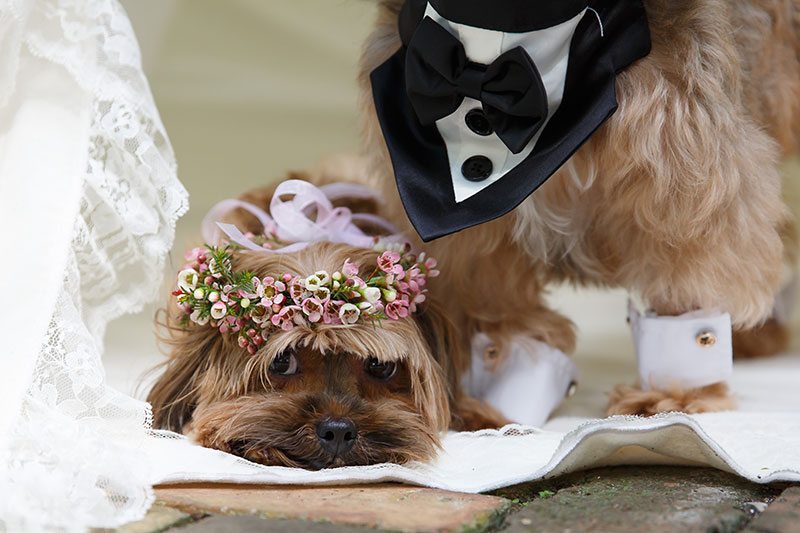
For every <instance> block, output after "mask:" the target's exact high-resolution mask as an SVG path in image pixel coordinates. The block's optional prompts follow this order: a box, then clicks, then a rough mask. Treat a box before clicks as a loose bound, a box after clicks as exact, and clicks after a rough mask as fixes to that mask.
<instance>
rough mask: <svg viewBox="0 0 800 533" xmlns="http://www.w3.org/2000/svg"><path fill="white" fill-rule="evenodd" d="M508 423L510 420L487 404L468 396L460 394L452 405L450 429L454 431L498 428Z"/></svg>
mask: <svg viewBox="0 0 800 533" xmlns="http://www.w3.org/2000/svg"><path fill="white" fill-rule="evenodd" d="M510 423H511V421H510V420H508V419H507V418H506V417H504V416H503V415H501V414H500V413H499V412H498V411H497V410H496V409H494V408H493V407H492V406H490V405H489V404H487V403H484V402H482V401H480V400H477V399H475V398H472V397H470V396H462V397H461V399H460V400H459V401H458V402H456V405H455V406H454V409H453V420H452V422H451V424H450V429H452V430H454V431H478V430H481V429H498V428H501V427H503V426H505V425H508V424H510Z"/></svg>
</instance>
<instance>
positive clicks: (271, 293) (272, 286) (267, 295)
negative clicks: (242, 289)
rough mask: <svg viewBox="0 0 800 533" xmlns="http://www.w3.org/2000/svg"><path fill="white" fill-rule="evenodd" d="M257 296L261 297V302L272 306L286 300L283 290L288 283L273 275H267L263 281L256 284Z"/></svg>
mask: <svg viewBox="0 0 800 533" xmlns="http://www.w3.org/2000/svg"><path fill="white" fill-rule="evenodd" d="M255 288H256V296H258V297H259V298H261V303H262V304H263V305H266V306H271V305H272V304H274V303H277V304H279V303H281V302H282V301H283V300H284V296H283V294H282V293H283V291H285V290H286V285H285V284H284V283H283V282H282V281H278V280H276V279H275V278H273V277H272V276H267V277H266V278H264V280H263V281H260V282H259V283H258V284H256V287H255Z"/></svg>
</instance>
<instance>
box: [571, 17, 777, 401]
mask: <svg viewBox="0 0 800 533" xmlns="http://www.w3.org/2000/svg"><path fill="white" fill-rule="evenodd" d="M648 17H649V19H650V25H651V29H652V37H653V51H652V53H651V54H650V55H649V56H648V57H647V58H645V59H643V60H641V61H640V62H638V63H636V64H635V65H634V66H633V67H631V68H630V69H628V70H627V71H625V72H623V73H621V74H620V76H619V78H618V100H619V110H618V111H617V114H616V115H615V116H614V117H613V118H612V119H611V120H609V121H608V122H607V123H606V126H605V127H604V128H602V129H601V131H599V132H598V133H597V134H596V135H595V137H594V138H593V139H592V141H591V142H590V143H589V144H588V145H587V147H586V150H585V151H584V153H583V155H582V156H580V157H585V156H587V155H588V156H589V157H590V159H591V161H593V162H594V164H595V166H596V167H597V168H598V174H599V175H598V178H597V180H596V183H595V185H594V186H593V187H592V189H591V190H590V191H589V193H588V194H587V195H586V202H587V204H586V209H587V211H591V215H590V218H591V222H592V223H591V224H590V227H589V229H588V230H587V232H586V233H587V234H586V235H585V242H586V243H589V244H587V246H588V247H591V249H592V254H593V256H594V257H596V258H597V260H598V263H600V269H605V274H603V276H602V281H603V282H605V283H608V284H612V285H617V286H622V287H625V288H626V289H628V290H629V291H630V292H631V293H633V294H635V295H638V296H639V297H641V300H642V301H643V302H644V303H645V304H646V306H647V308H648V309H650V310H652V311H654V312H655V314H656V315H658V316H669V315H682V314H684V313H687V312H690V311H695V310H708V311H712V310H719V311H723V312H727V313H730V315H731V320H732V325H733V327H734V328H735V329H748V328H753V327H756V326H758V325H760V324H762V323H763V322H764V321H765V320H766V319H767V318H768V317H769V316H770V313H771V312H772V307H773V302H774V296H775V294H777V292H778V290H779V287H780V282H781V274H782V271H783V244H782V242H781V235H780V230H781V228H782V227H784V225H785V224H786V221H787V219H788V210H787V209H786V206H785V205H784V203H783V201H782V198H781V179H780V173H779V170H778V167H779V165H778V161H779V159H780V152H779V147H778V145H777V144H776V143H775V142H774V140H773V139H771V138H770V137H769V135H768V134H767V133H766V131H765V130H766V128H765V127H764V124H762V123H760V122H759V120H763V117H759V116H757V115H755V114H754V113H751V112H750V110H749V109H748V106H747V104H746V101H745V97H744V94H743V87H744V86H746V85H747V84H748V83H751V81H749V80H748V79H747V73H746V72H745V71H744V70H743V68H742V61H741V56H740V54H741V53H747V52H746V51H742V50H739V49H738V48H737V44H736V42H735V41H734V36H735V35H736V31H735V28H734V25H733V24H732V23H731V21H730V19H729V18H728V13H727V12H726V11H725V9H722V8H721V7H720V5H717V4H712V3H703V2H700V3H684V2H668V1H654V2H652V3H651V4H649V11H648ZM764 38H768V36H765V37H764ZM752 83H756V81H753V82H752ZM596 270H597V269H596ZM724 390H725V387H724V385H723V384H720V385H719V386H714V387H710V388H701V389H698V390H681V391H679V392H678V393H677V394H675V393H672V392H671V391H668V390H661V391H655V393H654V391H647V392H646V393H644V392H641V391H637V390H635V389H630V388H620V389H618V390H617V391H616V392H615V393H614V395H612V398H611V405H610V407H609V411H610V412H612V413H639V414H649V413H653V412H660V411H664V410H672V409H683V410H718V409H721V408H727V407H729V406H730V405H731V402H730V398H729V395H728V394H726V393H725V392H724ZM704 397H705V398H708V399H709V401H705V402H701V401H699V400H700V399H702V398H704ZM668 398H671V400H672V401H668V402H665V400H666V399H668Z"/></svg>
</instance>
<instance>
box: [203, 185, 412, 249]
mask: <svg viewBox="0 0 800 533" xmlns="http://www.w3.org/2000/svg"><path fill="white" fill-rule="evenodd" d="M287 196H291V197H292V198H291V199H285V197H287ZM339 198H359V199H370V200H377V196H376V195H375V192H374V191H372V190H371V189H369V188H367V187H363V186H361V185H356V184H352V183H332V184H329V185H324V186H322V187H316V186H314V185H312V184H311V183H308V182H307V181H303V180H286V181H284V182H283V183H281V184H280V185H278V187H277V188H276V189H275V193H274V194H273V196H272V201H271V202H270V207H269V209H270V213H267V212H266V211H264V210H263V209H261V208H260V207H258V206H256V205H253V204H251V203H249V202H245V201H242V200H236V199H229V200H223V201H221V202H219V203H218V204H216V205H215V206H214V207H212V208H211V209H210V210H209V212H208V214H207V215H206V216H205V218H204V219H203V225H202V233H203V238H204V240H205V241H206V242H208V243H219V240H220V237H221V235H220V233H219V232H220V231H221V232H222V233H224V234H225V235H227V237H228V240H229V241H230V242H233V243H236V244H238V245H239V246H241V247H243V248H247V249H248V250H254V251H258V252H264V253H290V252H296V251H298V250H302V249H303V248H305V247H306V246H308V245H309V244H311V243H313V242H321V241H327V242H336V243H344V244H349V245H351V246H357V247H359V248H372V247H373V246H375V244H376V242H377V241H378V238H376V237H374V236H372V235H368V234H366V233H364V231H363V230H361V228H359V227H358V226H357V225H356V224H355V223H356V222H364V223H368V224H372V225H374V226H377V227H379V228H382V229H383V230H385V231H386V232H388V233H389V234H390V235H388V236H385V237H380V240H381V241H388V242H395V241H402V240H403V236H402V234H400V233H398V231H397V228H396V227H395V226H393V225H392V224H391V223H390V222H388V221H387V220H385V219H383V218H381V217H379V216H376V215H371V214H369V213H352V212H351V211H350V210H349V209H347V208H346V207H334V206H333V204H332V203H331V202H332V201H335V200H337V199H339ZM234 209H244V210H246V211H247V212H249V213H250V214H252V215H253V216H255V217H256V218H257V219H258V221H259V222H260V223H261V225H262V226H263V227H264V233H269V234H273V235H275V236H276V237H277V238H278V239H280V240H281V241H283V242H289V243H291V244H288V245H287V246H284V247H282V248H278V249H268V248H264V247H263V246H260V245H258V244H256V243H254V242H253V241H252V240H250V239H249V238H247V236H246V235H244V234H243V233H242V232H241V231H240V230H239V228H237V227H236V226H234V225H233V224H225V223H222V222H218V220H219V219H221V218H223V217H224V215H225V214H226V213H228V212H230V211H232V210H234Z"/></svg>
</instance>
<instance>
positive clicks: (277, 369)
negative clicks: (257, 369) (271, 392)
mask: <svg viewBox="0 0 800 533" xmlns="http://www.w3.org/2000/svg"><path fill="white" fill-rule="evenodd" d="M269 371H270V372H272V373H273V374H279V375H281V376H291V375H293V374H297V357H295V355H294V354H293V353H292V352H283V353H281V354H278V356H277V357H275V359H273V360H272V364H270V365H269Z"/></svg>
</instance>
